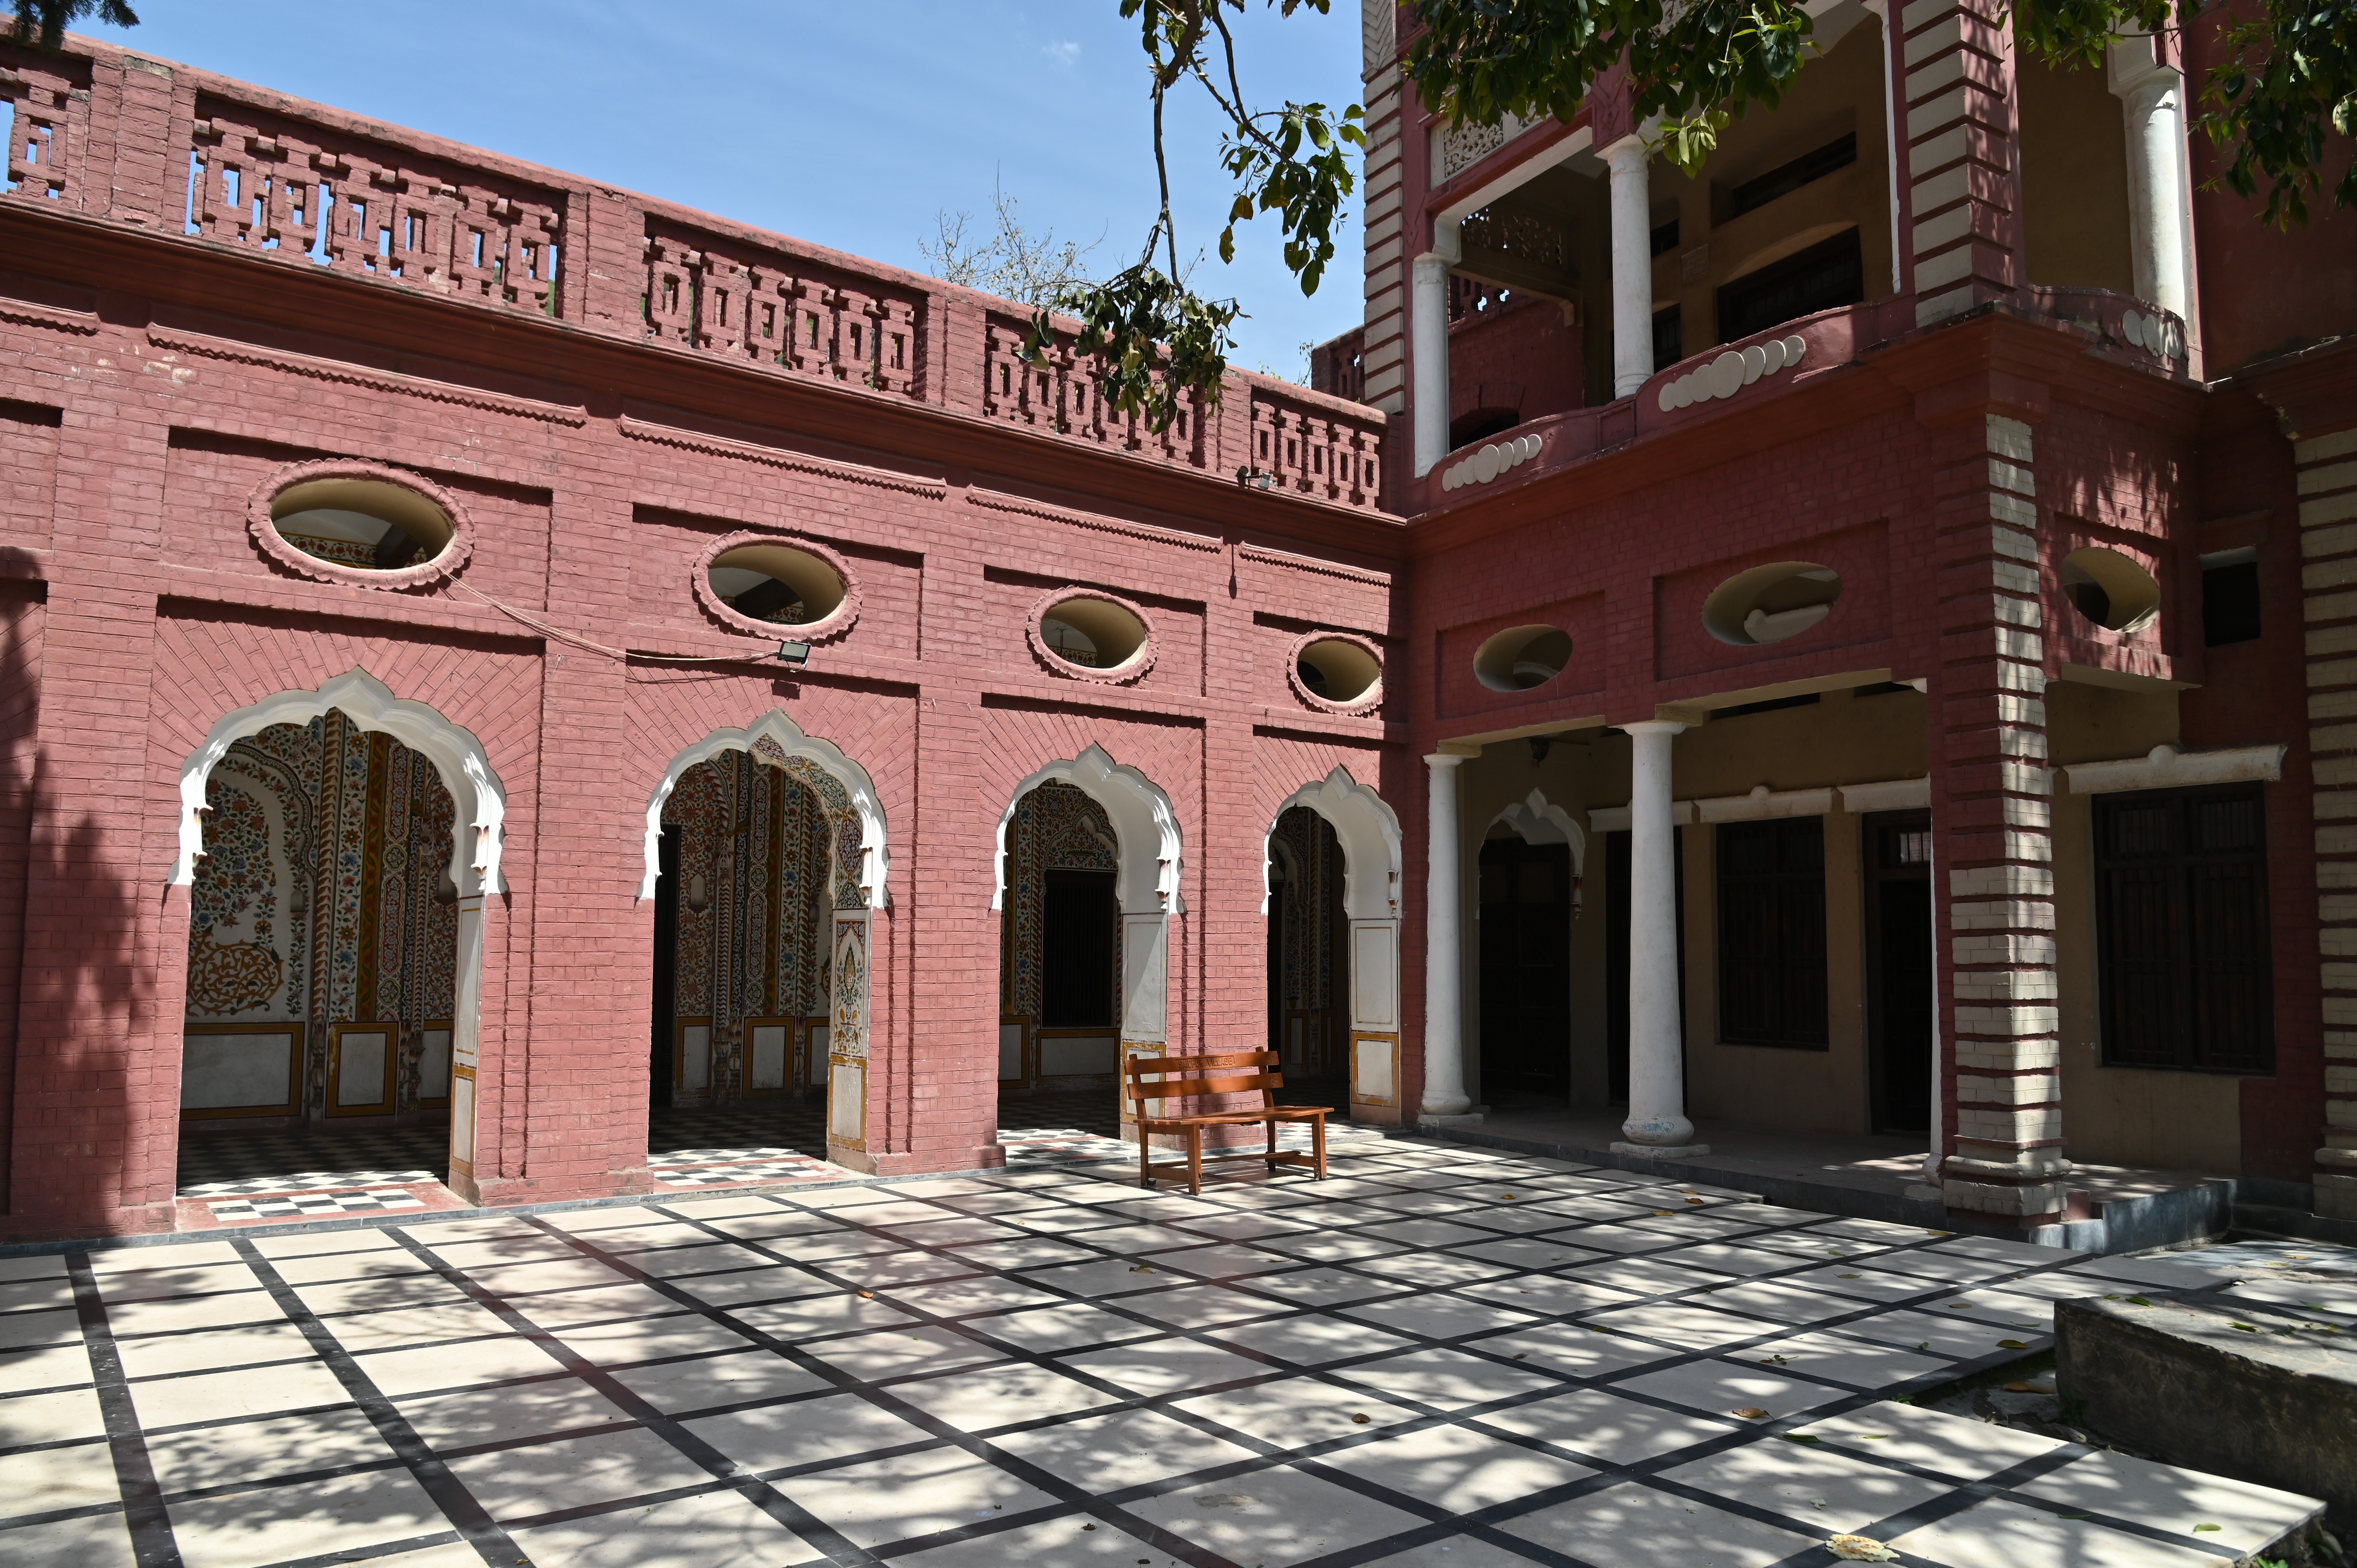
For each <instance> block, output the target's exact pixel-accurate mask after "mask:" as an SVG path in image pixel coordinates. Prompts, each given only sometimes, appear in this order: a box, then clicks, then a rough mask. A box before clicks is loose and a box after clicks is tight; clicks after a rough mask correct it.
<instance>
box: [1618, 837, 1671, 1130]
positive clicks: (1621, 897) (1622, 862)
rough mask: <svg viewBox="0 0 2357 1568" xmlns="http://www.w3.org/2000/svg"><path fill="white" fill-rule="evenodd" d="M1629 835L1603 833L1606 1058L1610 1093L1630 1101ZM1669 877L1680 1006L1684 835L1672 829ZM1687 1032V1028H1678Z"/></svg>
mask: <svg viewBox="0 0 2357 1568" xmlns="http://www.w3.org/2000/svg"><path fill="white" fill-rule="evenodd" d="M1629 843H1630V840H1629V835H1628V834H1627V833H1626V832H1617V833H1606V834H1605V835H1604V1053H1605V1054H1604V1061H1605V1081H1606V1087H1607V1092H1609V1094H1610V1096H1611V1098H1612V1102H1613V1103H1614V1104H1616V1105H1626V1104H1627V1103H1628V1102H1629ZM1670 857H1671V865H1672V866H1673V867H1674V869H1673V871H1672V872H1671V879H1672V880H1673V881H1674V882H1675V883H1676V885H1677V887H1676V891H1677V927H1678V1006H1679V1015H1680V1017H1681V1018H1683V1017H1684V1008H1685V993H1686V836H1685V834H1684V833H1683V832H1678V831H1677V830H1676V829H1674V828H1673V829H1672V830H1671V831H1670ZM1680 1033H1681V1036H1683V1034H1684V1029H1683V1026H1681V1030H1680Z"/></svg>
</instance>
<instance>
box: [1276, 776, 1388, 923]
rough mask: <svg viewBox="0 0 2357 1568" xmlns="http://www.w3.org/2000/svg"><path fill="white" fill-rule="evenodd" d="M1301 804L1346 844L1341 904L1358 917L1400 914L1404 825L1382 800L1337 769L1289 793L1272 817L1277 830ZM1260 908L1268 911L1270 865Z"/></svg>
mask: <svg viewBox="0 0 2357 1568" xmlns="http://www.w3.org/2000/svg"><path fill="white" fill-rule="evenodd" d="M1296 806H1307V807H1308V808H1309V809H1310V810H1311V811H1315V812H1317V813H1318V815H1319V816H1321V817H1323V818H1325V819H1326V821H1327V822H1329V823H1330V824H1331V825H1332V826H1333V829H1334V836H1335V837H1336V838H1338V839H1340V841H1341V843H1342V908H1343V909H1344V911H1345V912H1347V913H1348V914H1349V915H1350V917H1351V918H1352V919H1354V920H1388V919H1390V918H1393V917H1394V916H1395V915H1397V914H1398V913H1399V886H1400V867H1401V852H1400V825H1399V818H1398V817H1397V816H1395V815H1394V814H1393V812H1392V809H1391V807H1390V806H1389V805H1387V804H1385V803H1384V800H1383V797H1382V796H1381V795H1378V794H1376V793H1375V792H1374V791H1373V790H1372V789H1368V788H1367V787H1366V786H1365V785H1364V784H1361V783H1360V782H1359V781H1358V780H1357V779H1352V778H1351V770H1350V769H1349V768H1335V769H1334V771H1333V772H1331V773H1329V774H1328V775H1326V777H1325V778H1323V779H1319V780H1318V782H1317V783H1315V784H1305V785H1303V786H1302V787H1301V788H1300V789H1297V790H1295V791H1294V792H1293V793H1292V794H1291V795H1289V796H1287V797H1286V800H1285V803H1284V804H1283V805H1281V806H1279V807H1277V809H1276V816H1274V817H1271V818H1270V819H1269V820H1268V831H1267V832H1266V833H1264V834H1263V835H1262V837H1263V838H1264V839H1265V840H1267V839H1271V838H1273V836H1274V835H1275V832H1276V824H1277V820H1278V818H1281V817H1283V816H1284V815H1285V813H1286V812H1287V811H1291V810H1293V808H1294V807H1296ZM1260 912H1261V913H1262V914H1264V915H1265V914H1267V913H1268V875H1267V863H1266V861H1265V859H1264V861H1263V863H1262V873H1261V897H1260Z"/></svg>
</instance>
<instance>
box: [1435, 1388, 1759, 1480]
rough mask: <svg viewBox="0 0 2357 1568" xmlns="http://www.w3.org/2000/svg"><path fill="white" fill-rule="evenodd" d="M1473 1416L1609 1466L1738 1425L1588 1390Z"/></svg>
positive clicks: (1729, 1420)
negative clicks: (1587, 1456)
mask: <svg viewBox="0 0 2357 1568" xmlns="http://www.w3.org/2000/svg"><path fill="white" fill-rule="evenodd" d="M1475 1420H1476V1421H1477V1423H1479V1424H1480V1425H1482V1426H1493V1427H1496V1428H1497V1429H1498V1430H1499V1431H1501V1432H1512V1433H1515V1434H1520V1435H1522V1436H1524V1437H1535V1438H1538V1439H1540V1440H1541V1441H1543V1442H1546V1443H1552V1444H1556V1445H1557V1446H1559V1447H1564V1448H1568V1449H1571V1450H1573V1451H1574V1452H1575V1453H1578V1454H1584V1455H1589V1456H1591V1457H1594V1458H1596V1459H1599V1460H1602V1461H1603V1462H1605V1463H1606V1464H1609V1465H1635V1464H1639V1463H1641V1462H1642V1461H1644V1460H1647V1459H1654V1458H1658V1457H1660V1456H1661V1455H1664V1454H1671V1453H1675V1452H1676V1451H1677V1450H1679V1449H1681V1448H1691V1447H1693V1446H1694V1445H1695V1444H1698V1443H1708V1442H1710V1441H1711V1440H1713V1439H1714V1438H1719V1437H1725V1436H1726V1435H1727V1434H1728V1433H1730V1432H1733V1431H1735V1430H1736V1429H1737V1428H1738V1427H1739V1426H1740V1425H1741V1424H1742V1423H1740V1422H1738V1421H1736V1420H1734V1419H1732V1418H1726V1419H1722V1418H1717V1417H1712V1416H1706V1415H1700V1414H1695V1413H1692V1412H1685V1411H1676V1410H1663V1408H1662V1407H1661V1406H1659V1405H1652V1404H1646V1403H1643V1402H1641V1401H1638V1400H1628V1399H1619V1398H1616V1397H1615V1396H1613V1395H1611V1394H1609V1393H1606V1392H1604V1391H1601V1390H1592V1389H1591V1390H1583V1391H1579V1392H1577V1393H1568V1394H1559V1395H1557V1396H1556V1397H1555V1398H1554V1399H1548V1400H1538V1401H1534V1402H1532V1403H1530V1404H1523V1405H1516V1406H1514V1407H1513V1408H1512V1410H1501V1411H1493V1412H1491V1413H1490V1414H1488V1415H1484V1416H1479V1417H1476V1418H1475Z"/></svg>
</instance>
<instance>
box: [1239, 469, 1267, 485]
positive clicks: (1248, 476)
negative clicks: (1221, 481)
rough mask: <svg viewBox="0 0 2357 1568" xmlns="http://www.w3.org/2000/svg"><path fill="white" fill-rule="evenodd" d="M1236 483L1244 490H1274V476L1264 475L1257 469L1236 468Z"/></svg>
mask: <svg viewBox="0 0 2357 1568" xmlns="http://www.w3.org/2000/svg"><path fill="white" fill-rule="evenodd" d="M1236 483H1238V484H1240V485H1242V486H1243V487H1244V488H1245V489H1253V490H1273V489H1276V476H1275V474H1265V473H1263V472H1261V471H1260V470H1259V469H1258V468H1238V469H1237V470H1236Z"/></svg>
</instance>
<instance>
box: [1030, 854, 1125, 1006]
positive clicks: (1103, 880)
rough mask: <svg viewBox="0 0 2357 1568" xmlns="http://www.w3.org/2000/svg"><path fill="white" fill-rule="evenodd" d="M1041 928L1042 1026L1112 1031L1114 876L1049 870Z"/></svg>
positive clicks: (1116, 924)
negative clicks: (1101, 1028)
mask: <svg viewBox="0 0 2357 1568" xmlns="http://www.w3.org/2000/svg"><path fill="white" fill-rule="evenodd" d="M1040 924H1041V940H1040V944H1039V947H1040V951H1039V958H1040V969H1039V1002H1040V1014H1041V1016H1040V1024H1041V1026H1043V1027H1046V1028H1050V1029H1069V1028H1099V1027H1103V1028H1110V1027H1112V1026H1113V1023H1114V1003H1113V982H1114V967H1113V965H1114V957H1113V945H1114V931H1115V930H1116V929H1118V927H1119V925H1120V918H1119V916H1118V914H1117V913H1116V911H1115V909H1114V874H1113V873H1112V872H1110V871H1070V870H1065V869H1062V868H1060V867H1053V866H1051V867H1049V870H1048V873H1047V896H1046V898H1045V899H1044V901H1043V904H1042V907H1041V909H1040Z"/></svg>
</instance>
